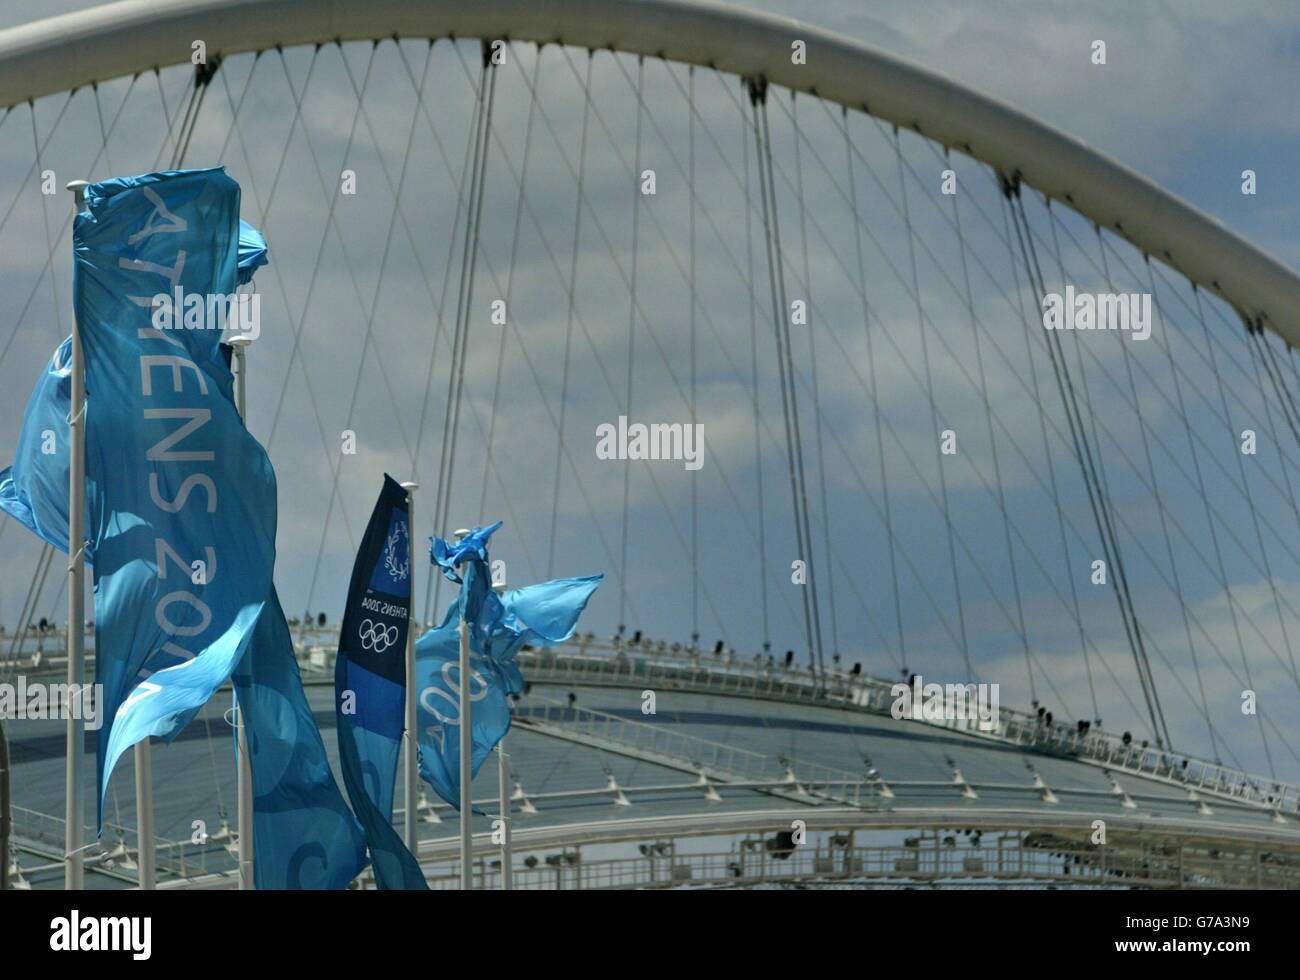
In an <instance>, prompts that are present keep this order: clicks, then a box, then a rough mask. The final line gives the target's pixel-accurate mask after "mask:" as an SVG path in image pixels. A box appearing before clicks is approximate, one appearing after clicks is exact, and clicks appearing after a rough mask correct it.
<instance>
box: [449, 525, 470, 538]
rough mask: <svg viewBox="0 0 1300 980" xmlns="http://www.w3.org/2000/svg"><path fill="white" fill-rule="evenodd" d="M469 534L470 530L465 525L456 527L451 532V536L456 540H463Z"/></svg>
mask: <svg viewBox="0 0 1300 980" xmlns="http://www.w3.org/2000/svg"><path fill="white" fill-rule="evenodd" d="M469 534H470V531H469V528H467V527H462V528H458V529H456V530H455V531H453V532H452V536H453V537H455V539H456V540H457V541H464V540H465V539H466V538H468V537H469Z"/></svg>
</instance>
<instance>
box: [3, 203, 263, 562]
mask: <svg viewBox="0 0 1300 980" xmlns="http://www.w3.org/2000/svg"><path fill="white" fill-rule="evenodd" d="M268 261H269V260H268V258H267V245H266V239H265V238H264V237H263V236H262V233H261V232H260V231H258V230H257V229H256V228H254V227H253V226H252V225H250V224H249V223H248V222H247V221H244V220H243V219H242V218H241V219H240V221H239V242H238V262H237V269H238V274H237V278H238V281H239V284H240V285H244V284H245V283H247V282H250V281H252V278H253V274H254V273H255V272H256V271H257V270H258V269H259V268H260V267H261V266H264V265H266V264H267V262H268ZM228 350H229V348H227V349H226V351H227V352H228ZM225 363H226V366H227V367H229V361H228V360H227V361H226V362H225ZM71 376H72V338H71V337H68V338H67V339H65V340H64V341H63V343H61V344H60V345H59V347H58V349H57V350H56V351H55V352H54V356H53V357H51V358H50V363H49V364H48V365H47V366H46V368H45V371H44V372H42V374H41V376H40V378H38V379H37V382H36V388H35V389H34V390H33V391H32V397H31V398H30V400H29V401H28V402H27V411H26V412H25V413H24V415H23V426H22V429H21V431H20V432H19V435H18V449H17V451H16V452H15V453H14V465H13V466H10V467H7V468H5V469H2V470H0V510H4V511H6V512H7V513H8V514H9V515H10V516H11V517H13V518H14V519H15V520H17V521H18V522H19V523H20V524H24V525H26V526H27V527H28V528H29V529H30V530H32V531H33V532H34V533H35V534H37V535H39V536H40V537H41V538H43V539H44V540H45V541H47V542H49V543H50V544H52V545H53V546H54V547H55V548H57V549H58V550H59V551H61V552H63V553H64V554H67V553H68V438H67V436H68V412H69V410H70V409H71V407H72V377H71ZM86 526H87V527H89V524H87V525H86ZM86 561H87V562H88V563H90V564H94V554H93V553H92V551H91V549H90V548H89V547H87V549H86Z"/></svg>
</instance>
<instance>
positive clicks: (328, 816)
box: [232, 588, 366, 889]
mask: <svg viewBox="0 0 1300 980" xmlns="http://www.w3.org/2000/svg"><path fill="white" fill-rule="evenodd" d="M232 680H233V682H234V686H235V693H236V694H237V696H238V698H239V709H240V711H241V712H242V713H243V716H244V733H245V737H246V738H247V739H248V747H249V755H250V758H251V760H252V770H253V879H254V883H255V884H256V886H257V887H258V888H276V889H285V888H313V889H321V888H334V889H339V888H346V887H347V886H348V882H350V881H351V880H352V879H353V878H355V877H356V876H357V875H358V874H359V873H360V872H361V869H362V868H364V867H365V866H366V845H365V841H364V840H363V838H362V835H361V829H360V828H359V827H358V826H357V821H356V819H355V818H354V817H353V816H352V811H350V810H349V809H348V805H347V803H346V802H345V801H344V799H343V794H342V793H341V792H340V791H339V787H338V783H336V782H335V781H334V773H333V772H331V771H330V764H329V756H327V755H326V754H325V743H324V741H323V740H322V739H321V734H320V729H319V728H317V727H316V719H315V717H314V716H313V715H312V711H311V706H310V705H309V704H308V703H307V696H306V694H305V693H304V691H303V689H302V678H301V676H300V675H299V674H298V662H297V660H296V659H295V658H294V655H293V639H292V637H291V636H290V635H289V624H288V623H287V622H285V618H284V610H283V609H282V608H281V607H280V600H279V597H278V596H277V595H276V593H275V589H274V588H272V589H271V595H270V598H269V599H268V600H267V603H266V605H265V606H264V607H263V608H262V614H261V615H260V616H258V618H257V625H256V627H255V628H254V631H253V638H252V641H251V643H250V645H249V649H248V652H247V653H246V654H245V655H244V659H243V660H241V661H240V662H239V666H238V667H236V669H235V672H234V674H233V676H232Z"/></svg>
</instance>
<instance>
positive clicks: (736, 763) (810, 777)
mask: <svg viewBox="0 0 1300 980" xmlns="http://www.w3.org/2000/svg"><path fill="white" fill-rule="evenodd" d="M517 718H518V720H519V721H520V722H521V723H524V724H527V725H531V726H534V727H538V728H541V729H543V730H550V731H552V732H554V733H556V734H560V735H563V736H568V737H577V738H579V739H581V740H582V741H584V742H587V743H589V744H594V745H604V746H607V747H611V748H615V749H619V750H622V751H625V752H630V753H632V754H634V755H637V756H640V757H642V758H647V759H651V760H658V761H661V762H664V763H666V764H668V765H672V766H675V767H676V768H679V769H683V770H686V771H689V772H698V773H699V774H700V775H701V776H703V777H706V778H708V779H713V780H717V781H719V782H723V783H744V784H748V785H751V786H761V787H762V788H763V789H764V790H765V791H768V792H778V793H780V794H781V795H798V796H809V797H812V796H819V797H823V798H825V799H827V800H833V801H835V802H839V803H847V804H849V805H851V806H861V805H863V804H864V802H866V801H868V800H875V799H876V798H877V784H875V783H873V782H871V781H870V780H864V779H863V778H862V777H861V776H859V775H858V774H856V773H851V772H847V771H845V770H842V769H834V768H832V767H830V766H823V765H819V764H815V763H808V762H804V761H800V760H794V759H786V758H784V757H778V758H773V757H771V756H766V755H763V754H761V753H758V752H751V751H750V750H748V749H741V748H737V747H735V746H733V745H728V744H726V743H724V742H713V741H710V740H709V739H705V738H700V737H698V736H695V735H687V734H685V733H683V732H679V731H675V730H673V729H671V728H666V727H665V726H663V725H652V724H647V723H645V722H638V721H633V720H631V719H628V718H623V717H621V716H619V715H613V714H609V713H608V712H604V711H595V710H592V709H590V708H584V707H580V706H577V705H565V704H561V703H560V702H557V701H551V700H549V699H546V698H538V697H530V698H529V699H528V705H527V707H526V708H523V709H521V710H520V712H519V714H518V715H517Z"/></svg>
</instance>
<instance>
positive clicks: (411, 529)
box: [402, 480, 420, 862]
mask: <svg viewBox="0 0 1300 980" xmlns="http://www.w3.org/2000/svg"><path fill="white" fill-rule="evenodd" d="M402 489H403V490H405V491H406V527H407V544H408V549H407V550H408V552H409V558H410V560H409V561H408V563H407V564H408V565H409V566H410V570H411V578H410V586H411V592H410V596H411V598H410V607H409V608H408V609H407V623H406V756H405V760H404V761H405V765H406V771H405V777H406V779H405V781H406V822H405V829H406V849H407V850H409V851H410V852H411V853H412V854H413V855H415V858H416V861H417V862H418V861H419V854H418V853H417V850H418V848H419V845H420V835H419V830H418V825H417V823H416V817H417V816H418V815H419V814H418V813H417V812H416V811H417V809H418V807H419V797H418V796H417V795H416V794H417V791H418V788H419V774H420V770H419V748H418V745H419V743H418V740H417V738H416V726H417V725H418V724H419V721H418V718H417V716H416V705H417V704H418V703H419V692H417V691H416V689H415V687H416V683H415V641H416V639H418V637H417V636H416V631H417V629H418V627H419V620H418V619H417V618H416V615H415V566H416V564H417V563H416V561H415V491H416V490H418V489H420V485H419V484H418V483H414V482H412V481H409V480H408V481H407V482H406V483H403V484H402Z"/></svg>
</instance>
